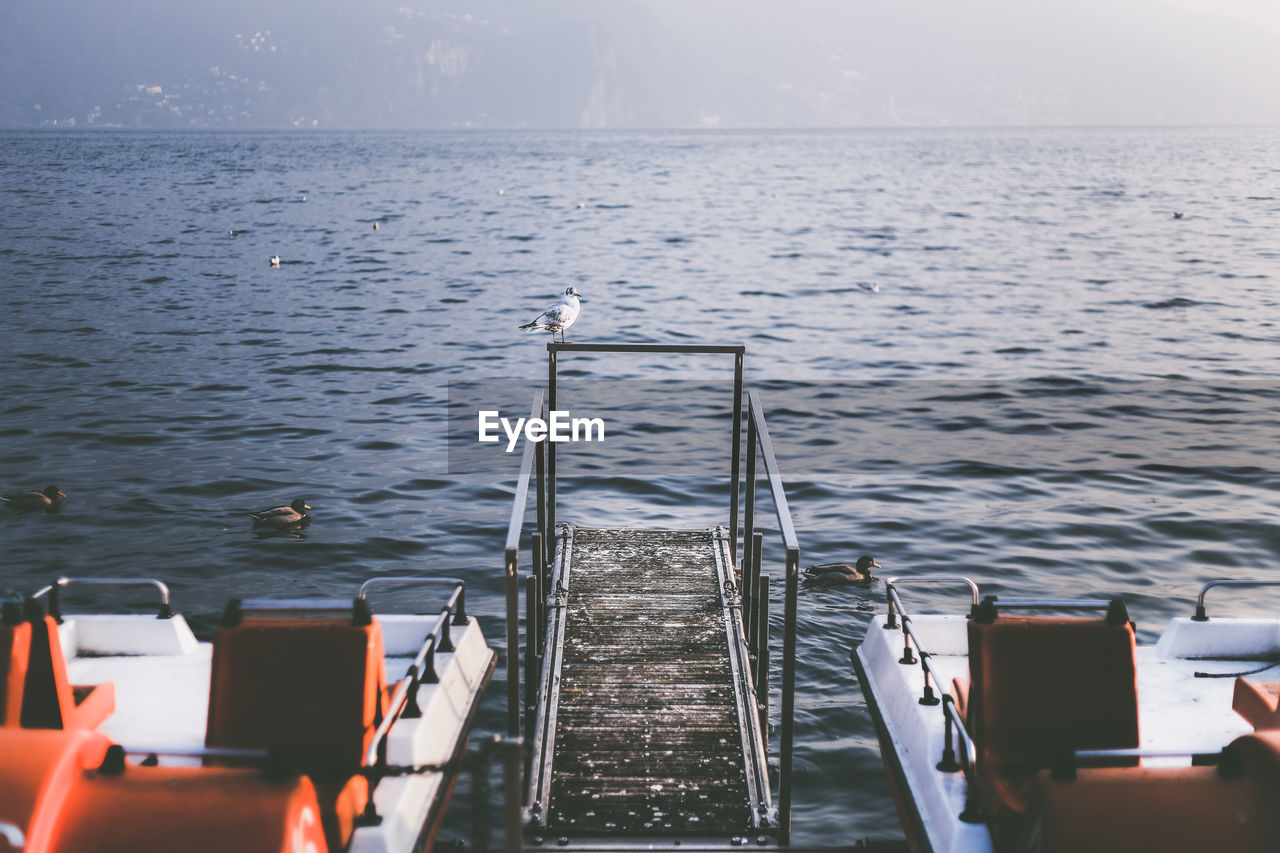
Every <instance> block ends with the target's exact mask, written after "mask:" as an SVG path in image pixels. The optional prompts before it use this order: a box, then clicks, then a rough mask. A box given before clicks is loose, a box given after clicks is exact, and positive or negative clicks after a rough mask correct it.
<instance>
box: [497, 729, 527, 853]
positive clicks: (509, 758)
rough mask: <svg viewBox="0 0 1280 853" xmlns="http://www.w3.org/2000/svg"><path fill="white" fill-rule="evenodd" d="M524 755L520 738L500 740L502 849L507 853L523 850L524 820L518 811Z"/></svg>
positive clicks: (522, 787) (517, 852)
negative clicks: (507, 852)
mask: <svg viewBox="0 0 1280 853" xmlns="http://www.w3.org/2000/svg"><path fill="white" fill-rule="evenodd" d="M523 755H524V740H523V739H522V738H514V739H513V738H506V739H504V740H503V741H502V836H503V837H502V849H503V850H506V851H509V853H521V851H523V850H524V820H523V816H522V815H521V813H520V807H521V805H523V798H522V796H521V792H522V791H523V790H524V786H523V785H522V784H521V780H520V776H521V774H520V771H521V769H522V768H521V766H520V765H521V764H523V763H524V762H523V761H521V758H522V757H523Z"/></svg>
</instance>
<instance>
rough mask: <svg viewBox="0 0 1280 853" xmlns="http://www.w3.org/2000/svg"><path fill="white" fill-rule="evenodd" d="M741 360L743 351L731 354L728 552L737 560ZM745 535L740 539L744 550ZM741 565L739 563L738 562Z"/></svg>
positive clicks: (740, 445)
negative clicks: (731, 413)
mask: <svg viewBox="0 0 1280 853" xmlns="http://www.w3.org/2000/svg"><path fill="white" fill-rule="evenodd" d="M742 361H743V353H741V352H738V353H734V355H733V456H732V459H731V461H730V463H729V468H730V471H729V476H730V477H731V478H732V480H731V481H730V485H729V554H730V555H731V556H732V557H733V559H734V561H735V562H738V488H739V484H738V474H739V473H740V472H739V467H740V465H741V462H742ZM746 546H747V540H746V537H743V539H742V547H743V551H744V552H745V551H746ZM739 565H741V563H739Z"/></svg>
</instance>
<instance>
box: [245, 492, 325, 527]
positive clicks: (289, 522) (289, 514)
mask: <svg viewBox="0 0 1280 853" xmlns="http://www.w3.org/2000/svg"><path fill="white" fill-rule="evenodd" d="M309 509H311V507H309V506H307V502H306V501H305V500H303V499H302V498H298V499H297V500H296V501H294V502H293V503H292V504H290V505H289V506H277V507H272V508H271V509H263V510H258V511H257V512H251V513H249V517H250V518H252V519H253V526H254V527H293V526H295V525H298V524H305V523H306V522H308V521H310V520H311V516H310V515H308V514H307V510H309Z"/></svg>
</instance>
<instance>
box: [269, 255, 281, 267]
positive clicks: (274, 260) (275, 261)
mask: <svg viewBox="0 0 1280 853" xmlns="http://www.w3.org/2000/svg"><path fill="white" fill-rule="evenodd" d="M271 266H273V267H278V266H280V256H279V255H272V256H271Z"/></svg>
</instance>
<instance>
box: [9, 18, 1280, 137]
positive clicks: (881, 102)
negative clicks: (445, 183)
mask: <svg viewBox="0 0 1280 853" xmlns="http://www.w3.org/2000/svg"><path fill="white" fill-rule="evenodd" d="M1276 81H1280V37H1277V36H1275V35H1272V34H1269V33H1265V32H1256V31H1251V30H1249V29H1247V28H1245V27H1244V26H1243V25H1240V24H1238V23H1233V22H1232V21H1230V20H1227V19H1221V18H1213V17H1206V16H1197V15H1194V14H1192V13H1190V12H1187V11H1183V10H1180V9H1177V8H1175V7H1173V6H1170V5H1168V4H1166V3H1164V2H1161V0H1126V2H1120V0H1115V2H1104V0H1081V2H1076V3H1072V4H1043V3H1026V2H1019V0H979V2H973V3H964V2H961V3H942V2H937V0H927V2H926V0H900V2H895V3H872V2H852V0H848V1H847V2H845V0H797V2H792V3H787V4H778V3H757V2H753V0H741V2H738V3H728V2H724V0H684V2H677V0H647V2H646V1H645V0H597V2H590V0H555V2H551V0H542V2H538V0H487V1H486V2H465V0H443V2H424V1H423V0H395V2H386V0H309V2H303V0H284V2H272V0H266V2H263V0H258V2H251V0H219V1H218V2H217V3H213V2H210V0H183V2H172V0H97V2H90V0H45V2H41V3H35V2H30V0H12V2H9V3H6V4H4V5H3V8H0V126H5V127H39V126H54V125H56V126H60V127H62V126H71V125H73V126H75V127H84V126H90V125H91V126H104V125H111V126H123V127H144V128H193V127H195V128H250V127H262V128H287V127H324V128H346V127H370V128H378V127H406V128H410V127H441V128H449V127H529V126H532V127H687V126H716V125H718V126H727V127H744V126H745V127H773V126H783V127H787V126H822V127H839V126H851V125H859V126H865V125H873V126H874V125H895V124H911V125H946V124H952V125H954V124H1178V123H1191V124H1196V123H1272V124H1274V123H1280V86H1277V85H1275V84H1276Z"/></svg>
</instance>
